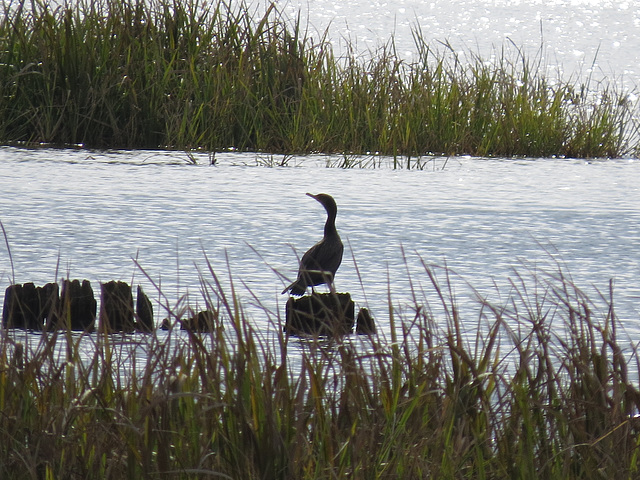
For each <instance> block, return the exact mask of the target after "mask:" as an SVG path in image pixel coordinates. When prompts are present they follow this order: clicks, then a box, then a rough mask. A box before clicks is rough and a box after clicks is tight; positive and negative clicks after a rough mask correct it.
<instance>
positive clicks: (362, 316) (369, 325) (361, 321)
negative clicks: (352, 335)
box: [356, 307, 376, 335]
mask: <svg viewBox="0 0 640 480" xmlns="http://www.w3.org/2000/svg"><path fill="white" fill-rule="evenodd" d="M356 333H357V334H359V335H375V333H376V322H375V321H374V320H373V317H372V316H371V312H369V309H368V308H365V307H362V308H361V309H360V310H359V311H358V318H357V319H356Z"/></svg>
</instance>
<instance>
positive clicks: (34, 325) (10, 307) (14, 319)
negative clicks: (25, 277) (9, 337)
mask: <svg viewBox="0 0 640 480" xmlns="http://www.w3.org/2000/svg"><path fill="white" fill-rule="evenodd" d="M40 318H41V315H40V299H39V298H38V291H37V289H36V286H35V285H34V284H33V283H25V284H24V285H20V284H15V285H10V286H8V287H7V289H6V290H5V293H4V307H3V310H2V325H3V326H4V327H5V328H23V329H27V330H42V328H43V326H44V322H41V321H40Z"/></svg>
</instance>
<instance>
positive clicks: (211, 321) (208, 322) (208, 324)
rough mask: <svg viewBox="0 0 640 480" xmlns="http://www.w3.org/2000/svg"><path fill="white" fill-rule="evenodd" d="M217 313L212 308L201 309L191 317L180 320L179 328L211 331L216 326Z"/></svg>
mask: <svg viewBox="0 0 640 480" xmlns="http://www.w3.org/2000/svg"><path fill="white" fill-rule="evenodd" d="M216 320H218V314H217V313H216V312H214V311H213V310H202V311H201V312H198V313H196V314H195V315H194V316H193V317H190V318H188V319H187V320H183V321H182V322H180V330H190V331H192V332H213V331H214V330H215V328H216Z"/></svg>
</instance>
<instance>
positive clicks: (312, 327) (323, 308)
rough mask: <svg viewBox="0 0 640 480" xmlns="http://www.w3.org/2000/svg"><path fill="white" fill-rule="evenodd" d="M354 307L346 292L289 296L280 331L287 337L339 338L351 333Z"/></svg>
mask: <svg viewBox="0 0 640 480" xmlns="http://www.w3.org/2000/svg"><path fill="white" fill-rule="evenodd" d="M353 315H354V305H353V300H351V295H349V294H348V293H312V294H311V295H307V296H304V297H300V298H298V299H296V298H294V297H290V298H289V300H288V301H287V306H286V320H285V326H284V331H285V332H287V333H288V334H289V335H301V334H307V335H326V336H339V335H347V334H349V333H352V331H353V324H354V316H353Z"/></svg>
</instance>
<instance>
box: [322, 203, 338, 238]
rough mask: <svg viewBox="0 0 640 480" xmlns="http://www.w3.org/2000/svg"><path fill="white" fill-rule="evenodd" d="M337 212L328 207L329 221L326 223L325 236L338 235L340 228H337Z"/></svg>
mask: <svg viewBox="0 0 640 480" xmlns="http://www.w3.org/2000/svg"><path fill="white" fill-rule="evenodd" d="M337 213H338V212H336V211H335V210H333V209H331V210H330V209H328V208H327V221H326V223H325V224H324V236H325V237H332V236H335V235H338V230H336V214H337Z"/></svg>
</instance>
